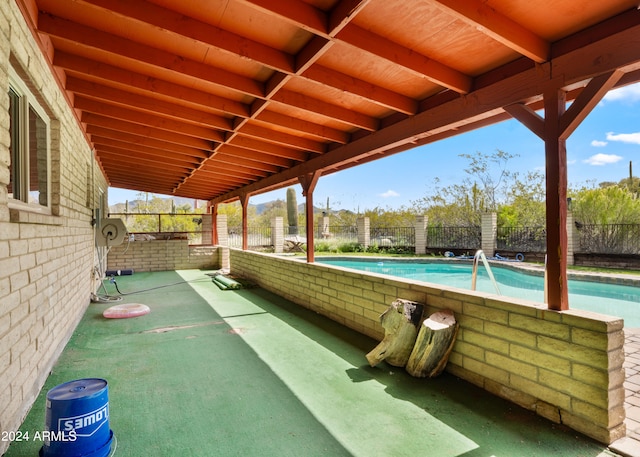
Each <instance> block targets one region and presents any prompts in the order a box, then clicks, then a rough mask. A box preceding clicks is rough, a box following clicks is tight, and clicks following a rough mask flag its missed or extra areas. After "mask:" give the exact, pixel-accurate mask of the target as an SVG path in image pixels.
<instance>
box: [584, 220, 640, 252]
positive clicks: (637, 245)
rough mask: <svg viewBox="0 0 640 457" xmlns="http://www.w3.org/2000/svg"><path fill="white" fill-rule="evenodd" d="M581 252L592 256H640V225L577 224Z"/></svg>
mask: <svg viewBox="0 0 640 457" xmlns="http://www.w3.org/2000/svg"><path fill="white" fill-rule="evenodd" d="M576 228H577V232H578V245H579V247H580V248H579V251H580V252H584V253H592V254H640V225H638V224H607V225H591V224H588V225H587V224H580V223H576Z"/></svg>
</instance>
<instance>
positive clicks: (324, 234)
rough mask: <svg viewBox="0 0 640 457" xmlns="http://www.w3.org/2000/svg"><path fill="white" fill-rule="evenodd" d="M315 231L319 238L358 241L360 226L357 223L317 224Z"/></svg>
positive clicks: (349, 241) (345, 241) (348, 241)
mask: <svg viewBox="0 0 640 457" xmlns="http://www.w3.org/2000/svg"><path fill="white" fill-rule="evenodd" d="M313 231H314V233H315V235H316V238H317V239H318V240H332V241H339V242H343V243H354V242H357V241H358V227H356V226H355V225H328V226H323V225H322V224H316V225H315V226H314V228H313Z"/></svg>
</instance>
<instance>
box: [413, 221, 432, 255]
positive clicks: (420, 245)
mask: <svg viewBox="0 0 640 457" xmlns="http://www.w3.org/2000/svg"><path fill="white" fill-rule="evenodd" d="M428 222H429V217H428V216H417V217H416V221H415V224H414V225H415V232H416V242H415V244H416V246H415V248H416V254H426V253H427V223H428Z"/></svg>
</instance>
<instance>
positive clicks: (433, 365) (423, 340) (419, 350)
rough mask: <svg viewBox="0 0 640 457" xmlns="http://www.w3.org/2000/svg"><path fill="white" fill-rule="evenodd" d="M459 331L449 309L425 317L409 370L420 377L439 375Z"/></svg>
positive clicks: (408, 366) (410, 358)
mask: <svg viewBox="0 0 640 457" xmlns="http://www.w3.org/2000/svg"><path fill="white" fill-rule="evenodd" d="M457 333H458V323H457V322H456V318H455V317H454V315H453V312H452V311H450V310H448V309H447V310H443V311H438V312H437V313H434V314H432V315H431V316H429V318H428V319H425V320H424V322H423V323H422V327H421V328H420V332H419V333H418V337H417V339H416V343H415V345H414V347H413V351H411V354H410V355H409V360H408V361H407V365H406V370H407V372H408V373H409V374H410V375H411V376H415V377H418V378H433V377H435V376H438V375H439V374H440V373H441V372H442V370H444V367H445V366H446V365H447V360H449V354H450V353H451V350H452V349H453V344H454V343H455V340H456V334H457Z"/></svg>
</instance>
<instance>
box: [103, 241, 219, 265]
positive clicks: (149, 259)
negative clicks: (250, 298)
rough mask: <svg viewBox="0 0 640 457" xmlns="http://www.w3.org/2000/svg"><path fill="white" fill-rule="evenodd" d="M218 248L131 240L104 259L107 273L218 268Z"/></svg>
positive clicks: (171, 242)
mask: <svg viewBox="0 0 640 457" xmlns="http://www.w3.org/2000/svg"><path fill="white" fill-rule="evenodd" d="M219 265H220V262H219V260H218V248H216V247H213V246H189V242H188V241H187V240H153V241H133V242H131V243H127V242H126V241H125V243H124V244H122V245H120V246H114V247H112V248H111V250H110V251H109V255H108V257H107V270H124V269H126V268H131V269H133V270H134V272H135V271H167V270H188V269H193V268H209V269H213V268H220V266H219Z"/></svg>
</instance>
